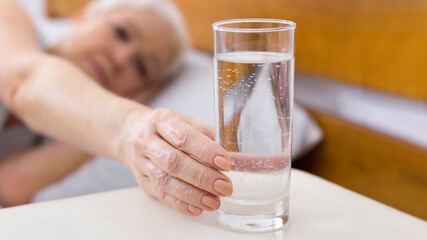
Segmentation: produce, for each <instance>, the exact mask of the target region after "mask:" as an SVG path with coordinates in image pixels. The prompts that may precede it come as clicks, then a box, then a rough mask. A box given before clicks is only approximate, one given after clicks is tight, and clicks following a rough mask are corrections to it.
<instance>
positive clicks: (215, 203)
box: [202, 195, 221, 210]
mask: <svg viewBox="0 0 427 240" xmlns="http://www.w3.org/2000/svg"><path fill="white" fill-rule="evenodd" d="M202 203H203V205H205V206H206V207H208V208H210V210H217V209H218V208H219V206H220V205H221V202H220V201H219V199H217V198H214V197H212V196H207V195H206V196H203V197H202Z"/></svg>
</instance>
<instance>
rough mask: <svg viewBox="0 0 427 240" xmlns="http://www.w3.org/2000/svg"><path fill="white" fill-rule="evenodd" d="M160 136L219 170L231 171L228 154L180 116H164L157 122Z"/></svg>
mask: <svg viewBox="0 0 427 240" xmlns="http://www.w3.org/2000/svg"><path fill="white" fill-rule="evenodd" d="M156 129H157V131H158V133H159V134H160V136H161V137H162V138H163V139H165V140H166V141H167V142H169V143H170V144H171V145H172V146H173V147H175V148H176V149H178V150H180V151H184V152H186V153H188V154H191V155H192V156H194V157H196V158H197V159H198V160H200V161H202V162H204V163H206V164H209V165H210V166H214V167H216V168H218V169H219V170H223V171H229V170H230V168H231V160H230V158H229V157H228V155H227V152H226V151H225V150H224V149H223V148H222V147H221V146H220V145H219V144H218V143H216V142H214V141H212V139H210V138H209V137H207V136H206V135H204V134H202V133H201V132H200V131H199V130H197V129H196V128H195V127H193V126H191V125H189V124H187V123H186V122H185V121H184V120H182V119H181V118H180V117H179V115H178V114H170V113H169V114H168V113H166V114H163V116H160V121H158V122H156Z"/></svg>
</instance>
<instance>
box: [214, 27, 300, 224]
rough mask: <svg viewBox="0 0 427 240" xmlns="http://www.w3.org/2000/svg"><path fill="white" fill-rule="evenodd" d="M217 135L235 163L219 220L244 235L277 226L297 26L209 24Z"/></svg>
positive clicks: (283, 205) (283, 204)
mask: <svg viewBox="0 0 427 240" xmlns="http://www.w3.org/2000/svg"><path fill="white" fill-rule="evenodd" d="M213 30H214V48H215V57H214V59H215V70H214V72H215V125H216V126H215V131H216V132H215V138H216V141H217V142H219V143H220V144H221V146H222V147H224V148H225V150H227V151H228V153H229V155H230V156H231V159H232V168H231V171H229V172H224V173H225V174H226V175H227V176H228V177H229V178H230V179H231V181H232V183H233V189H234V191H233V195H232V196H230V197H225V198H222V199H221V208H220V209H219V211H218V220H219V222H220V223H221V224H222V225H224V226H226V227H229V228H231V229H234V230H237V231H245V232H266V231H273V230H277V229H281V228H282V227H283V226H284V225H285V224H286V222H287V221H288V216H289V180H290V167H291V147H292V108H293V101H294V96H293V92H294V31H295V23H293V22H290V21H285V20H277V19H235V20H226V21H220V22H216V23H214V24H213Z"/></svg>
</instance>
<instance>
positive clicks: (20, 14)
mask: <svg viewBox="0 0 427 240" xmlns="http://www.w3.org/2000/svg"><path fill="white" fill-rule="evenodd" d="M0 62H1V63H2V64H1V66H0V96H1V99H2V100H3V102H4V103H5V104H6V105H7V107H8V108H9V109H10V110H12V111H13V112H14V113H15V114H16V115H18V116H19V118H20V119H21V120H22V121H24V122H25V124H26V125H27V126H29V127H30V128H32V129H33V130H34V131H36V132H39V133H43V134H46V135H49V136H52V137H54V138H57V139H62V140H65V141H66V142H69V143H72V144H73V145H75V146H78V147H80V148H83V149H86V150H88V151H90V152H92V153H96V154H102V155H105V156H108V157H111V158H114V159H118V160H120V159H122V152H121V149H120V146H121V141H122V140H123V138H124V137H123V136H122V135H121V133H122V131H120V129H121V128H122V127H123V126H124V124H125V122H126V118H127V117H128V116H129V115H131V112H133V111H138V112H140V111H148V110H149V109H148V108H145V107H144V106H142V105H139V104H136V103H134V102H131V101H129V100H126V99H123V98H120V97H118V96H115V95H113V94H111V93H110V92H108V91H106V90H104V89H102V88H101V87H100V86H98V85H97V84H96V83H95V82H94V81H92V80H91V79H89V77H88V76H87V75H86V74H84V73H83V72H82V71H80V70H79V69H77V67H75V66H74V65H72V64H70V63H69V62H67V61H65V60H62V59H59V58H57V57H54V56H52V55H48V54H45V53H43V52H42V51H41V49H40V48H39V47H38V44H37V36H36V33H35V30H34V28H33V26H32V24H31V21H30V20H29V18H28V17H27V15H26V14H25V12H24V11H23V10H22V9H21V8H20V7H19V5H17V4H16V3H15V2H13V1H10V0H3V1H1V2H0ZM101 139H102V141H100V140H101Z"/></svg>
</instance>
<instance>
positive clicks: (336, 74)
mask: <svg viewBox="0 0 427 240" xmlns="http://www.w3.org/2000/svg"><path fill="white" fill-rule="evenodd" d="M86 2H87V0H74V1H69V0H47V3H48V13H49V15H50V16H69V15H70V14H71V13H72V12H73V11H75V10H76V9H78V8H81V7H82V6H83V5H84V4H85V3H86ZM174 2H175V3H176V4H177V5H178V7H179V8H180V9H181V11H182V12H183V14H184V17H185V19H186V21H187V25H188V28H189V30H190V34H191V39H192V43H193V46H195V47H197V48H199V49H203V50H206V51H211V49H212V28H211V25H212V23H213V22H215V21H218V20H224V19H232V18H254V17H256V18H280V19H288V20H292V21H294V22H296V23H297V29H296V69H297V70H298V71H302V72H307V73H310V74H313V75H317V76H322V77H329V78H331V79H336V80H335V81H341V82H346V83H349V84H353V85H357V86H363V87H366V88H370V89H374V90H377V91H382V92H387V93H392V94H396V95H400V96H404V97H408V98H412V99H418V100H422V101H427V66H426V63H427V1H425V0H412V1H407V0H395V1H389V0H376V1H371V0H346V1H342V0H329V1H324V0H299V1H294V0H264V1H260V0H216V1H212V0H197V1H194V0H174ZM312 113H313V115H314V117H315V118H316V119H317V120H318V121H319V123H320V125H321V127H322V128H323V130H324V133H325V140H324V142H323V143H322V144H321V145H320V146H319V147H318V148H317V149H316V150H315V151H314V152H312V153H310V154H309V155H308V156H306V157H305V159H303V160H302V161H299V162H298V163H297V164H296V166H297V167H300V168H303V169H305V170H308V171H310V172H312V173H315V174H317V175H319V176H321V177H324V178H326V179H329V180H331V181H333V182H336V183H338V184H341V185H343V186H345V187H347V188H349V189H352V190H354V191H357V192H360V193H362V194H365V195H367V196H369V197H371V198H374V199H377V200H379V201H382V202H384V203H386V204H388V205H391V206H393V207H395V208H398V209H400V210H403V211H406V212H408V213H411V214H413V215H415V216H418V217H421V218H424V219H427V206H426V204H425V201H423V200H424V199H427V190H426V189H427V150H426V149H422V148H419V147H415V146H413V145H411V144H409V143H406V142H402V141H400V140H398V139H395V138H392V137H389V136H386V135H383V134H380V133H378V132H375V131H373V130H370V129H366V128H364V127H361V126H358V125H356V124H353V123H350V122H347V121H345V120H343V119H339V118H337V117H334V116H330V115H328V114H325V113H320V112H317V111H314V110H312Z"/></svg>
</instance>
